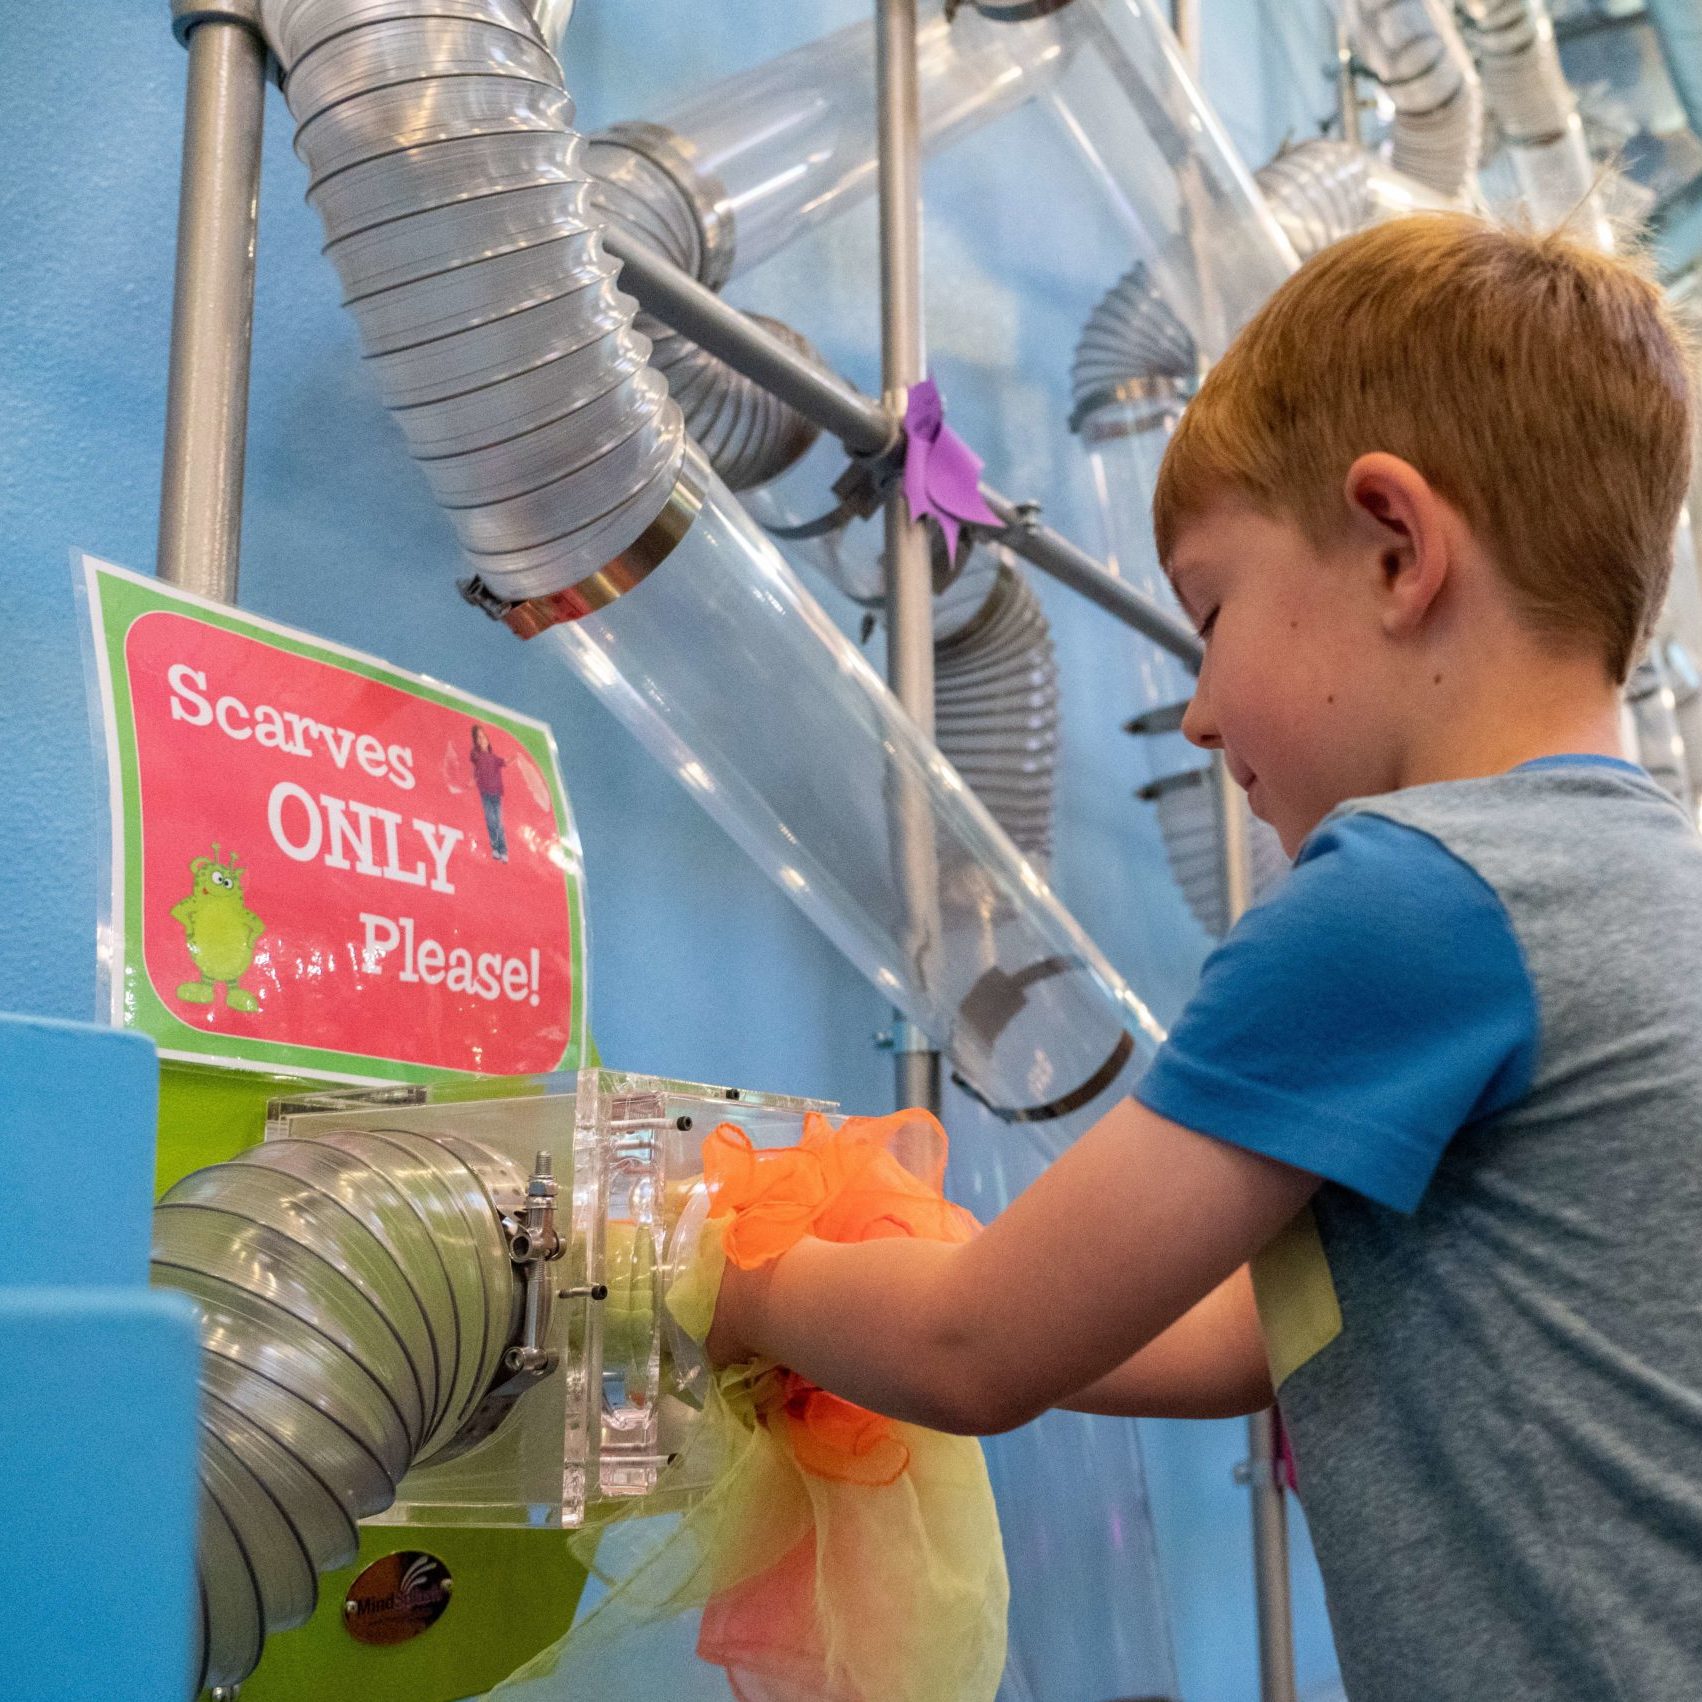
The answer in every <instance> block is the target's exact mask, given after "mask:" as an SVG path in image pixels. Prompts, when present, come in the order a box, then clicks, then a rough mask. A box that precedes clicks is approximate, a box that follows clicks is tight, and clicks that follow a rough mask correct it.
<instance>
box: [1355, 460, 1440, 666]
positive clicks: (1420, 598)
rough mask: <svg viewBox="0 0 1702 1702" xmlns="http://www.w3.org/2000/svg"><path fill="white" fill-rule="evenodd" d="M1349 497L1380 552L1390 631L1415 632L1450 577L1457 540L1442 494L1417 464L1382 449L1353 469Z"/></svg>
mask: <svg viewBox="0 0 1702 1702" xmlns="http://www.w3.org/2000/svg"><path fill="white" fill-rule="evenodd" d="M1344 495H1345V496H1346V497H1347V503H1348V507H1349V509H1350V510H1351V512H1352V514H1353V517H1354V531H1355V537H1356V539H1357V540H1358V541H1359V542H1361V543H1362V544H1364V545H1365V546H1366V547H1367V548H1368V549H1370V550H1374V551H1375V552H1376V556H1377V565H1378V568H1379V569H1380V570H1381V574H1382V580H1383V589H1384V592H1385V605H1384V612H1383V621H1384V626H1385V628H1386V630H1387V631H1388V632H1389V634H1390V636H1391V637H1395V636H1400V635H1403V634H1406V633H1410V632H1413V631H1415V630H1416V629H1417V628H1418V627H1419V626H1420V625H1421V624H1422V622H1423V620H1424V618H1425V616H1426V615H1427V614H1429V612H1430V609H1431V606H1432V605H1433V604H1434V603H1435V601H1436V598H1437V595H1438V593H1439V592H1440V591H1441V589H1442V587H1443V585H1444V583H1445V582H1446V581H1447V578H1448V569H1449V566H1450V561H1451V538H1450V533H1449V527H1448V521H1447V513H1446V510H1445V508H1444V505H1443V503H1442V500H1441V498H1440V497H1439V496H1437V494H1436V492H1435V490H1434V489H1433V488H1432V486H1431V484H1430V481H1429V480H1428V479H1427V478H1425V476H1424V475H1423V474H1422V473H1421V472H1419V470H1418V469H1417V468H1416V467H1414V466H1413V465H1412V463H1411V462H1409V461H1403V460H1402V459H1401V458H1400V457H1399V456H1398V455H1388V454H1384V453H1382V452H1381V451H1378V452H1376V453H1373V454H1370V455H1361V456H1360V457H1359V459H1358V460H1357V461H1355V462H1354V464H1353V465H1352V466H1351V467H1349V468H1348V470H1347V480H1346V483H1345V486H1344Z"/></svg>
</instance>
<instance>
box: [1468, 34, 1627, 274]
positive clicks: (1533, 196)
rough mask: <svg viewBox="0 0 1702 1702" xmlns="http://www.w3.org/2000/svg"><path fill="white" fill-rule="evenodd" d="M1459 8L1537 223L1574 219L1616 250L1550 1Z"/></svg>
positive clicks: (1548, 224) (1540, 225)
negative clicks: (1563, 62) (1556, 38)
mask: <svg viewBox="0 0 1702 1702" xmlns="http://www.w3.org/2000/svg"><path fill="white" fill-rule="evenodd" d="M1461 8H1462V10H1463V11H1464V12H1465V15H1466V17H1467V18H1468V19H1469V20H1470V26H1471V38H1472V45H1473V47H1474V48H1475V49H1476V50H1477V61H1478V70H1479V72H1480V74H1481V76H1482V78H1483V92H1484V97H1485V99H1486V100H1487V101H1488V103H1489V110H1490V111H1491V113H1493V114H1494V116H1495V121H1496V124H1497V125H1498V126H1499V128H1500V131H1501V134H1502V136H1503V138H1504V139H1505V141H1506V144H1507V152H1508V155H1509V157H1510V158H1511V160H1512V164H1513V171H1514V174H1515V176H1516V177H1517V179H1518V183H1519V190H1520V193H1521V195H1522V197H1523V199H1524V203H1525V208H1526V211H1527V213H1528V215H1529V217H1530V219H1531V221H1532V222H1533V223H1534V224H1535V225H1536V227H1537V228H1538V229H1539V230H1549V229H1552V228H1554V227H1555V226H1557V225H1562V224H1566V223H1567V222H1568V221H1570V220H1575V219H1576V220H1578V229H1579V234H1581V235H1583V236H1585V237H1587V238H1588V240H1590V241H1592V242H1594V243H1595V244H1596V245H1597V246H1598V247H1600V248H1603V249H1610V248H1612V247H1613V232H1612V228H1611V226H1610V225H1609V224H1608V221H1607V219H1606V218H1605V217H1604V215H1603V214H1602V212H1601V210H1600V209H1599V208H1598V207H1597V206H1596V205H1595V204H1594V190H1595V184H1596V169H1595V165H1594V164H1593V162H1592V161H1591V159H1590V150H1589V148H1588V146H1587V145H1586V144H1585V141H1584V126H1583V123H1582V121H1581V120H1580V119H1579V117H1578V103H1577V102H1576V100H1574V98H1573V95H1572V89H1571V85H1570V84H1569V83H1568V82H1567V81H1566V73H1565V72H1564V71H1563V70H1562V69H1561V67H1560V50H1559V48H1558V47H1556V45H1555V41H1554V22H1553V20H1552V19H1551V18H1550V17H1549V13H1548V7H1547V5H1546V4H1545V0H1461ZM1580 215H1582V216H1580Z"/></svg>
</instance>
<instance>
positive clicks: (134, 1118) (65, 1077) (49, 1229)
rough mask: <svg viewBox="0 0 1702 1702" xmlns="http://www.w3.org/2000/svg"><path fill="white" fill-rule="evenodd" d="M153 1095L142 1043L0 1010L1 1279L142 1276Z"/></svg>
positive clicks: (155, 1088) (147, 1046) (130, 1279)
mask: <svg viewBox="0 0 1702 1702" xmlns="http://www.w3.org/2000/svg"><path fill="white" fill-rule="evenodd" d="M91 945H92V939H91ZM158 1100H159V1066H158V1065H157V1063H156V1062H155V1059H154V1048H153V1043H152V1042H151V1041H148V1040H144V1039H143V1038H141V1036H139V1035H135V1034H122V1033H119V1032H118V1031H116V1030H114V1029H110V1028H93V1027H90V1026H88V1025H87V1024H84V1023H73V1022H48V1021H45V1020H43V1019H41V1018H38V1017H13V1016H0V1154H3V1155H4V1160H5V1169H4V1172H3V1173H0V1286H4V1285H6V1284H8V1283H31V1284H37V1285H41V1286H54V1285H59V1284H74V1283H77V1282H80V1281H87V1280H89V1279H90V1278H91V1277H92V1278H93V1279H94V1280H97V1281H100V1282H103V1283H138V1284H139V1283H145V1282H146V1281H147V1280H148V1232H149V1226H150V1224H151V1222H152V1218H153V1188H154V1125H155V1119H156V1114H157V1109H158ZM90 1187H94V1188H97V1189H98V1192H99V1200H100V1211H99V1216H98V1223H97V1221H96V1218H95V1215H94V1214H93V1213H92V1211H91V1210H90V1209H89V1206H88V1203H87V1200H88V1196H87V1195H86V1194H85V1195H84V1197H83V1200H82V1201H79V1199H78V1193H77V1191H78V1190H79V1189H88V1188H90ZM97 1228H98V1233H99V1254H98V1263H97V1264H95V1265H93V1266H92V1267H91V1265H90V1264H89V1262H88V1258H87V1250H88V1248H89V1242H88V1241H87V1240H86V1239H84V1238H85V1237H87V1236H89V1235H90V1234H92V1233H93V1232H95V1231H96V1229H97Z"/></svg>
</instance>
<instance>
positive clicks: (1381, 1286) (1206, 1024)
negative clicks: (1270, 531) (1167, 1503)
mask: <svg viewBox="0 0 1702 1702" xmlns="http://www.w3.org/2000/svg"><path fill="white" fill-rule="evenodd" d="M1138 1096H1139V1098H1140V1099H1141V1100H1142V1101H1143V1102H1144V1103H1145V1104H1147V1105H1149V1106H1151V1107H1152V1108H1153V1109H1154V1110H1156V1111H1158V1112H1160V1113H1161V1114H1162V1115H1164V1116H1167V1117H1170V1118H1172V1119H1173V1120H1174V1121H1176V1122H1178V1123H1182V1124H1184V1125H1186V1126H1187V1127H1189V1128H1193V1129H1197V1130H1200V1131H1202V1132H1204V1133H1206V1134H1210V1135H1213V1136H1215V1137H1217V1138H1219V1139H1222V1140H1226V1141H1232V1142H1235V1143H1236V1144H1238V1145H1242V1146H1245V1147H1249V1148H1252V1149H1253V1150H1255V1151H1258V1152H1262V1153H1266V1154H1269V1155H1271V1156H1272V1157H1275V1158H1279V1159H1282V1160H1284V1161H1286V1162H1288V1163H1290V1164H1294V1165H1297V1166H1299V1167H1300V1168H1302V1169H1305V1170H1310V1171H1314V1172H1316V1173H1317V1174H1318V1175H1319V1176H1322V1177H1323V1178H1324V1179H1325V1180H1324V1185H1323V1187H1322V1188H1321V1189H1320V1190H1319V1192H1318V1193H1317V1195H1316V1196H1315V1199H1314V1201H1313V1205H1312V1207H1311V1208H1310V1210H1309V1211H1308V1212H1307V1213H1306V1214H1303V1216H1302V1218H1301V1219H1300V1220H1299V1221H1298V1222H1297V1223H1296V1224H1295V1225H1294V1226H1292V1227H1291V1228H1290V1229H1289V1230H1288V1231H1286V1232H1285V1233H1284V1234H1283V1235H1282V1236H1281V1237H1279V1238H1278V1240H1277V1241H1276V1242H1275V1243H1273V1244H1272V1246H1271V1247H1269V1248H1268V1249H1266V1251H1265V1252H1264V1253H1263V1254H1261V1255H1260V1256H1259V1258H1258V1259H1257V1260H1256V1261H1255V1264H1254V1285H1255V1289H1256V1291H1257V1294H1258V1299H1259V1311H1260V1319H1261V1322H1262V1324H1263V1326H1264V1331H1265V1337H1266V1344H1267V1347H1268V1350H1269V1353H1270V1357H1271V1362H1272V1372H1273V1376H1274V1377H1275V1379H1276V1381H1277V1384H1278V1388H1279V1397H1280V1401H1281V1405H1282V1411H1283V1414H1284V1417H1285V1419H1286V1420H1287V1422H1288V1426H1289V1430H1290V1433H1291V1436H1292V1439H1293V1443H1294V1448H1295V1455H1296V1459H1297V1463H1298V1471H1299V1481H1300V1493H1301V1499H1302V1501H1303V1503H1304V1506H1305V1509H1306V1514H1307V1518H1308V1520H1309V1522H1310V1524H1311V1528H1312V1534H1313V1538H1314V1541H1315V1543H1316V1546H1317V1551H1318V1558H1319V1561H1320V1564H1321V1566H1322V1568H1323V1573H1324V1581H1325V1587H1326V1593H1327V1596H1328V1599H1329V1604H1330V1614H1331V1618H1332V1621H1333V1623H1334V1627H1335V1632H1336V1642H1337V1647H1338V1650H1339V1653H1340V1656H1341V1662H1342V1672H1343V1678H1344V1681H1345V1684H1346V1688H1347V1693H1348V1695H1349V1696H1350V1697H1351V1698H1353V1699H1354V1702H1407V1699H1409V1698H1410V1699H1411V1702H1558V1699H1561V1698H1564V1699H1567V1702H1609V1699H1614V1702H1618V1699H1636V1702H1702V840H1699V838H1698V836H1697V833H1696V830H1695V828H1694V826H1693V825H1692V823H1691V821H1690V820H1689V818H1688V816H1687V814H1686V812H1685V811H1684V809H1683V808H1682V807H1681V806H1679V805H1678V804H1676V803H1675V802H1674V801H1673V799H1672V798H1671V797H1669V796H1668V795H1667V794H1666V793H1665V792H1663V791H1662V790H1661V789H1660V788H1659V787H1657V786H1656V785H1655V784H1654V782H1653V781H1651V780H1650V779H1649V777H1648V776H1647V775H1646V774H1644V773H1643V772H1642V770H1640V769H1638V768H1635V767H1633V766H1632V765H1631V764H1629V763H1620V762H1616V761H1613V760H1612V759H1608V758H1599V757H1598V758H1588V757H1562V758H1552V759H1545V760H1543V761H1541V762H1536V763H1528V764H1526V765H1525V766H1523V767H1521V768H1517V769H1514V770H1513V771H1512V772H1510V773H1507V774H1503V775H1498V776H1495V777H1492V778H1489V779H1483V780H1468V781H1455V782H1448V783H1445V784H1441V785H1434V786H1422V787H1416V788H1413V789H1411V790H1408V791H1402V792H1397V793H1391V794H1389V795H1387V796H1384V797H1378V798H1371V799H1364V800H1360V801H1356V802H1353V803H1350V804H1347V805H1344V806H1343V807H1342V808H1341V809H1339V810H1337V811H1336V812H1335V813H1334V814H1332V815H1331V816H1330V817H1329V818H1328V819H1327V820H1326V821H1325V822H1324V823H1323V824H1322V825H1321V826H1320V827H1319V828H1318V829H1317V830H1316V831H1315V832H1314V833H1313V834H1312V836H1311V837H1310V839H1308V841H1307V842H1306V845H1305V847H1304V848H1303V850H1302V852H1301V855H1300V857H1299V859H1298V860H1297V863H1296V866H1295V868H1294V871H1293V873H1292V874H1291V875H1290V876H1289V878H1288V880H1287V881H1286V883H1285V884H1284V886H1283V887H1282V888H1281V889H1279V891H1278V892H1277V894H1276V895H1275V896H1274V897H1273V898H1272V899H1271V900H1270V901H1269V902H1268V903H1266V904H1265V905H1262V906H1261V907H1260V908H1259V909H1257V910H1255V911H1252V912H1250V913H1249V914H1248V915H1247V916H1246V917H1245V918H1243V920H1242V922H1241V924H1240V926H1239V927H1237V928H1236V930H1235V931H1234V932H1233V933H1232V934H1231V936H1230V937H1229V938H1228V939H1227V940H1226V941H1225V942H1224V944H1223V946H1222V947H1221V948H1220V949H1219V950H1218V951H1217V952H1216V953H1215V954H1214V955H1213V957H1212V958H1211V960H1210V961H1209V963H1208V964H1207V967H1206V970H1205V973H1204V976H1203V978H1202V981H1201V985H1200V989H1199V991H1198V993H1197V995H1196V996H1195V998H1194V1000H1193V1001H1192V1003H1190V1005H1189V1006H1188V1009H1187V1010H1186V1012H1185V1013H1184V1014H1183V1017H1182V1019H1181V1021H1180V1022H1179V1023H1178V1025H1177V1027H1176V1029H1175V1031H1174V1032H1173V1033H1172V1035H1171V1037H1170V1040H1169V1042H1168V1043H1167V1044H1166V1045H1165V1047H1164V1048H1163V1049H1162V1050H1161V1051H1160V1053H1159V1056H1158V1058H1157V1060H1156V1061H1155V1063H1154V1064H1153V1066H1152V1068H1151V1070H1150V1071H1149V1072H1148V1074H1147V1076H1146V1077H1145V1079H1144V1080H1143V1082H1142V1084H1141V1086H1140V1088H1139V1090H1138Z"/></svg>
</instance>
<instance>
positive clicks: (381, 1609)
mask: <svg viewBox="0 0 1702 1702" xmlns="http://www.w3.org/2000/svg"><path fill="white" fill-rule="evenodd" d="M454 1585H455V1581H454V1579H452V1578H451V1577H450V1575H449V1568H448V1567H447V1566H445V1565H444V1564H443V1562H442V1561H441V1560H439V1559H438V1558H437V1556H436V1555H435V1554H423V1553H421V1552H420V1551H419V1550H418V1549H403V1550H402V1551H401V1552H400V1553H398V1554H387V1555H385V1556H384V1558H383V1559H382V1560H375V1561H373V1563H372V1564H371V1565H370V1566H369V1567H367V1569H366V1570H365V1571H364V1572H362V1573H361V1575H360V1576H359V1577H358V1578H356V1579H355V1581H354V1582H353V1583H352V1584H351V1585H350V1586H349V1593H348V1595H347V1596H346V1597H345V1598H344V1601H343V1623H344V1625H345V1626H347V1627H348V1632H349V1635H350V1636H351V1637H353V1638H354V1639H355V1640H356V1641H357V1642H360V1643H380V1644H384V1643H406V1642H407V1641H408V1640H409V1638H411V1637H417V1636H419V1634H420V1633H421V1632H422V1631H429V1630H430V1629H431V1627H432V1626H434V1625H435V1624H436V1623H437V1622H438V1620H440V1619H441V1618H442V1617H443V1614H444V1611H445V1609H447V1608H448V1606H449V1597H450V1593H451V1591H452V1590H453V1589H454Z"/></svg>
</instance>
